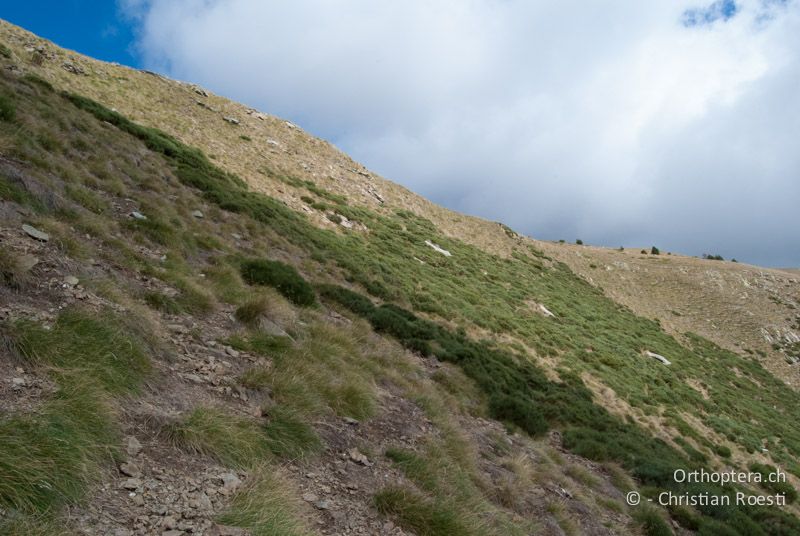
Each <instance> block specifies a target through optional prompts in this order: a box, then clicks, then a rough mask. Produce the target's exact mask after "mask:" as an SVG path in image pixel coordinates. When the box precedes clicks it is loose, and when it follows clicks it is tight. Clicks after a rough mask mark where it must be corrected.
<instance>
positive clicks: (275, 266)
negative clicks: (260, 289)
mask: <svg viewBox="0 0 800 536" xmlns="http://www.w3.org/2000/svg"><path fill="white" fill-rule="evenodd" d="M241 272H242V278H244V280H245V281H246V282H247V283H249V284H251V285H268V286H271V287H274V288H275V289H277V290H278V292H280V293H281V294H283V295H284V296H285V297H286V298H287V299H288V300H289V301H291V302H292V303H294V304H296V305H300V306H309V305H313V304H314V302H315V301H316V297H315V295H314V289H313V288H312V287H311V285H309V284H308V283H307V282H306V280H305V279H303V277H302V276H301V275H300V274H299V273H297V270H296V269H295V268H294V267H293V266H289V265H288V264H285V263H282V262H280V261H270V260H266V259H250V260H247V261H244V262H243V263H242V265H241Z"/></svg>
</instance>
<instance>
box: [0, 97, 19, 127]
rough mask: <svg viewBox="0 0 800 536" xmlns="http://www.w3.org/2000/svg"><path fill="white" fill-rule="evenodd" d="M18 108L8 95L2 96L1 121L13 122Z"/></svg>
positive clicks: (0, 105) (0, 100)
mask: <svg viewBox="0 0 800 536" xmlns="http://www.w3.org/2000/svg"><path fill="white" fill-rule="evenodd" d="M16 115H17V107H16V106H14V102H13V101H12V100H11V97H9V96H8V95H0V121H13V120H14V117H16Z"/></svg>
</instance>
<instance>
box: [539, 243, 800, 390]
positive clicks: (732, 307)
mask: <svg viewBox="0 0 800 536" xmlns="http://www.w3.org/2000/svg"><path fill="white" fill-rule="evenodd" d="M537 245H538V247H540V248H541V249H542V250H543V251H546V252H547V254H548V255H551V256H553V257H554V258H556V259H558V260H560V261H562V262H564V263H566V264H567V265H568V266H569V267H570V269H572V270H573V271H574V272H575V273H577V274H579V275H581V276H582V277H583V278H585V279H586V280H587V281H589V282H590V283H592V284H593V285H597V286H598V287H600V288H602V289H604V291H605V293H606V294H607V295H608V296H609V297H611V298H612V299H613V300H615V301H617V302H619V303H621V304H623V305H625V306H627V307H630V308H631V309H632V310H633V311H634V312H636V314H638V315H641V316H644V317H647V318H654V319H658V320H659V322H660V323H661V325H662V326H663V327H664V329H665V330H666V331H667V332H669V333H671V334H673V335H676V336H680V335H681V334H682V333H685V332H687V331H692V332H695V333H698V334H699V335H702V336H703V337H706V338H707V339H709V340H711V341H713V342H714V343H716V344H718V345H720V346H722V347H723V348H726V349H728V350H731V351H733V352H737V353H739V354H741V355H746V356H753V357H755V358H756V359H758V361H759V362H761V363H762V364H763V365H764V367H766V368H767V370H769V371H770V372H772V373H773V374H774V375H775V376H777V377H778V378H781V379H783V380H784V381H785V382H786V383H788V384H789V385H791V386H792V387H793V388H795V389H797V387H798V386H800V373H798V365H797V364H798V362H800V347H798V345H797V343H798V342H800V277H798V274H797V271H795V270H775V269H769V268H762V267H760V266H752V265H747V264H741V263H736V262H730V261H719V260H711V259H698V258H693V257H686V256H683V255H678V254H672V253H670V254H669V255H667V254H666V253H662V254H660V255H657V256H656V255H651V254H650V247H648V248H647V249H644V250H642V249H640V248H628V249H624V250H622V251H620V250H616V249H607V248H597V247H591V246H578V245H572V244H553V243H545V242H539V243H538V244H537ZM642 251H644V252H645V253H642Z"/></svg>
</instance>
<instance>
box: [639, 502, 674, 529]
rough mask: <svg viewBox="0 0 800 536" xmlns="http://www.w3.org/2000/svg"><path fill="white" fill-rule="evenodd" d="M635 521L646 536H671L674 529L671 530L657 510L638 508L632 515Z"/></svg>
mask: <svg viewBox="0 0 800 536" xmlns="http://www.w3.org/2000/svg"><path fill="white" fill-rule="evenodd" d="M631 517H633V520H634V521H635V522H636V524H637V525H639V527H641V529H642V532H643V533H644V534H645V535H646V536H671V535H672V529H670V528H669V525H667V522H666V521H664V518H663V517H661V514H660V513H659V512H658V510H656V509H655V508H649V507H646V506H644V507H641V508H637V509H636V510H634V511H633V513H632V514H631Z"/></svg>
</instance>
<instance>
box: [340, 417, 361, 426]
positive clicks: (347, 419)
mask: <svg viewBox="0 0 800 536" xmlns="http://www.w3.org/2000/svg"><path fill="white" fill-rule="evenodd" d="M343 420H344V422H346V423H347V424H349V425H350V426H358V424H359V423H358V421H357V420H355V419H354V418H352V417H345V418H344V419H343Z"/></svg>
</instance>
